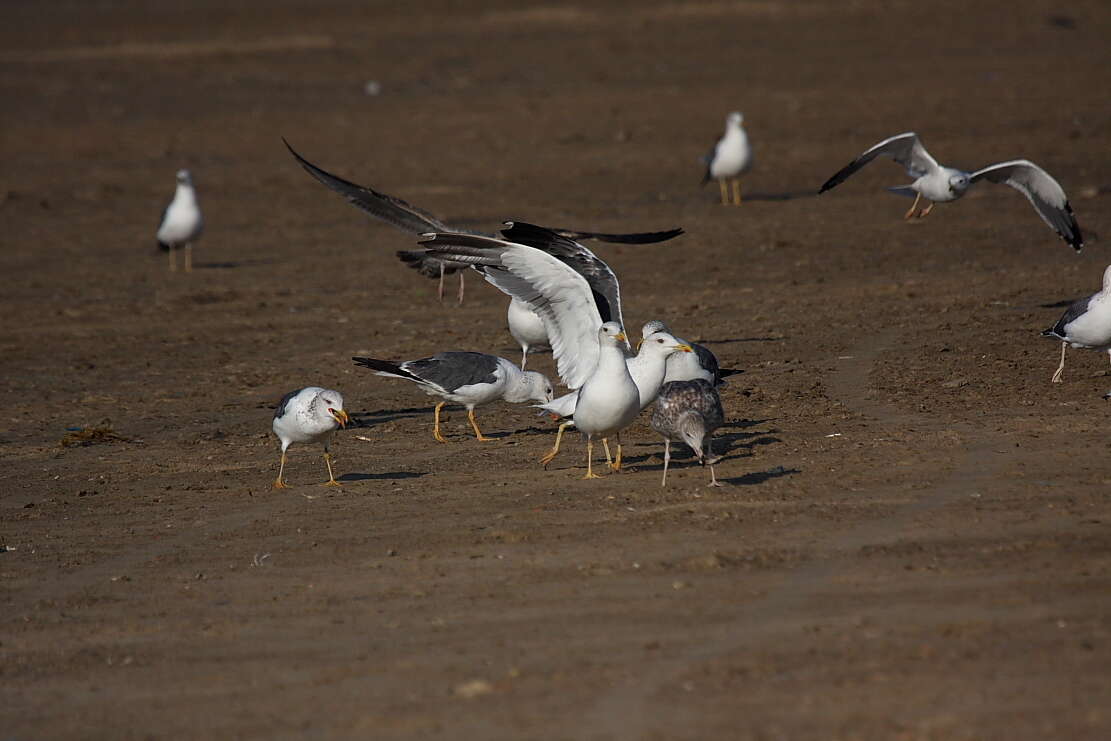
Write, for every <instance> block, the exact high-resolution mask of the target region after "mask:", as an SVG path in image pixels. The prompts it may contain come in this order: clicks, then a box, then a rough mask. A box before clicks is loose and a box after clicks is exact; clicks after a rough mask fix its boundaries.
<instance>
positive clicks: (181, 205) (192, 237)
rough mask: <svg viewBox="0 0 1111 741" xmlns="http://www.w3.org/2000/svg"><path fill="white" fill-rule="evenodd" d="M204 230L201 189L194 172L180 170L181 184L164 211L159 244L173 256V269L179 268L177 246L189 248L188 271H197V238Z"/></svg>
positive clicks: (187, 255)
mask: <svg viewBox="0 0 1111 741" xmlns="http://www.w3.org/2000/svg"><path fill="white" fill-rule="evenodd" d="M203 230H204V217H203V216H201V208H200V206H198V205H197V191H196V189H195V188H194V187H193V176H192V175H190V174H189V171H188V170H178V171H177V188H176V189H175V190H174V199H173V200H172V201H170V205H168V206H166V210H165V211H163V212H162V223H161V224H159V225H158V235H157V237H158V246H159V247H160V248H161V249H163V250H165V251H166V252H167V254H168V255H169V257H170V270H177V258H176V257H175V256H174V250H176V249H179V248H181V247H184V248H185V272H187V273H191V272H193V242H196V241H197V239H198V238H200V236H201V232H202V231H203Z"/></svg>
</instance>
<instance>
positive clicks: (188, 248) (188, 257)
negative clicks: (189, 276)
mask: <svg viewBox="0 0 1111 741" xmlns="http://www.w3.org/2000/svg"><path fill="white" fill-rule="evenodd" d="M185 272H187V273H192V272H193V245H191V244H187V245H185Z"/></svg>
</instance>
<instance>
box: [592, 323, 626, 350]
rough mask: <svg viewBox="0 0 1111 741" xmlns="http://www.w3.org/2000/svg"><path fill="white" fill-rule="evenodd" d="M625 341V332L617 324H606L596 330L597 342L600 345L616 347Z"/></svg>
mask: <svg viewBox="0 0 1111 741" xmlns="http://www.w3.org/2000/svg"><path fill="white" fill-rule="evenodd" d="M625 341H626V340H625V330H624V329H622V328H621V325H620V324H618V323H617V322H606V323H605V324H603V325H602V326H601V327H599V328H598V342H600V343H602V344H606V343H609V344H611V345H616V344H617V343H618V342H625Z"/></svg>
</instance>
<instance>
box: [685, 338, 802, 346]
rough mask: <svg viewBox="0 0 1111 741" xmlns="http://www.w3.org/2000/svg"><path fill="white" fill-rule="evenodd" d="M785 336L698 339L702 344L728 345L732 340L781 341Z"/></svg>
mask: <svg viewBox="0 0 1111 741" xmlns="http://www.w3.org/2000/svg"><path fill="white" fill-rule="evenodd" d="M785 339H787V338H786V337H730V338H729V339H726V340H698V342H700V343H702V344H704V345H728V344H730V343H733V342H783V341H784V340H785Z"/></svg>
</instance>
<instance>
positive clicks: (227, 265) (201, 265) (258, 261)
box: [193, 257, 278, 270]
mask: <svg viewBox="0 0 1111 741" xmlns="http://www.w3.org/2000/svg"><path fill="white" fill-rule="evenodd" d="M276 262H278V261H277V260H275V259H274V258H262V257H260V258H255V259H247V260H228V261H225V262H195V263H193V268H194V269H196V270H235V269H236V268H246V267H253V266H255V265H273V264H275V263H276Z"/></svg>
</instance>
